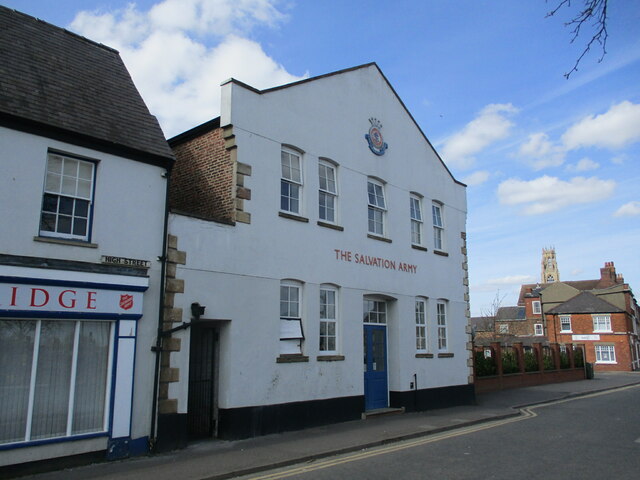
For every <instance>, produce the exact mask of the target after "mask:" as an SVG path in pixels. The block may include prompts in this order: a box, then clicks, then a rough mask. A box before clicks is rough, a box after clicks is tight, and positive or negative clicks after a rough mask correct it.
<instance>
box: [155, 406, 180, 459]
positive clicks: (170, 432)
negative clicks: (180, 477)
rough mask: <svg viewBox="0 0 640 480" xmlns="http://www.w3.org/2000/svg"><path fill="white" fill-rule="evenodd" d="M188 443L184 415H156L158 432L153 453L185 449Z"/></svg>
mask: <svg viewBox="0 0 640 480" xmlns="http://www.w3.org/2000/svg"><path fill="white" fill-rule="evenodd" d="M188 441H189V433H188V431H187V414H186V413H165V414H160V415H158V431H157V434H156V441H155V444H154V445H153V451H154V452H155V453H162V452H169V451H171V450H176V449H179V448H185V447H186V446H187V443H188Z"/></svg>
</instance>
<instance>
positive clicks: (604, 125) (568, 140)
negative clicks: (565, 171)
mask: <svg viewBox="0 0 640 480" xmlns="http://www.w3.org/2000/svg"><path fill="white" fill-rule="evenodd" d="M639 140H640V104H634V103H631V102H629V101H624V102H621V103H619V104H617V105H614V106H613V107H611V108H610V109H609V111H607V112H606V113H603V114H602V115H596V116H594V115H589V116H587V117H585V118H583V119H582V120H580V121H579V122H578V123H576V124H575V125H573V126H571V127H570V128H569V129H568V130H567V131H566V132H565V133H564V135H562V142H563V143H564V145H565V147H566V148H567V149H569V150H573V149H577V148H581V147H603V148H613V149H615V148H622V147H625V146H627V145H629V144H631V143H634V142H637V141H639Z"/></svg>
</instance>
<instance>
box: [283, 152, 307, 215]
mask: <svg viewBox="0 0 640 480" xmlns="http://www.w3.org/2000/svg"><path fill="white" fill-rule="evenodd" d="M296 163H297V166H296V165H295V164H296ZM302 167H303V165H302V153H301V152H298V151H296V150H293V149H291V148H287V147H282V150H281V152H280V170H281V178H280V210H281V211H283V212H287V213H292V214H294V215H300V212H301V211H302V189H303V178H304V176H303V168H302ZM284 189H286V190H287V191H286V192H285V191H283V190H284Z"/></svg>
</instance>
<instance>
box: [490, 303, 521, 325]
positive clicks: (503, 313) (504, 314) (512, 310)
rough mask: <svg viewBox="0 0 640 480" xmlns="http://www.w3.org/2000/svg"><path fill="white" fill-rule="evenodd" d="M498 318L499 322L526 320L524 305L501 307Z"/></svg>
mask: <svg viewBox="0 0 640 480" xmlns="http://www.w3.org/2000/svg"><path fill="white" fill-rule="evenodd" d="M496 320H497V321H499V322H509V321H521V320H525V308H524V307H500V308H499V309H498V312H497V313H496Z"/></svg>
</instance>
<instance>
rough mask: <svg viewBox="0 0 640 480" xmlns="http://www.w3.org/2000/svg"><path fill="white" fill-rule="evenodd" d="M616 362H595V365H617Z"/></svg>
mask: <svg viewBox="0 0 640 480" xmlns="http://www.w3.org/2000/svg"><path fill="white" fill-rule="evenodd" d="M617 364H618V362H596V365H617Z"/></svg>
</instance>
